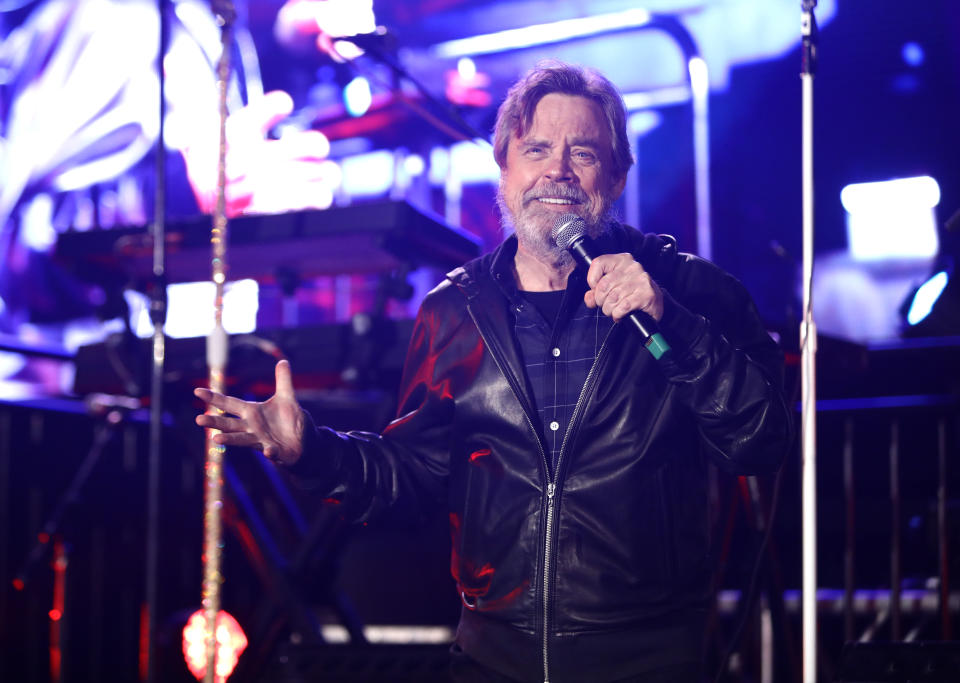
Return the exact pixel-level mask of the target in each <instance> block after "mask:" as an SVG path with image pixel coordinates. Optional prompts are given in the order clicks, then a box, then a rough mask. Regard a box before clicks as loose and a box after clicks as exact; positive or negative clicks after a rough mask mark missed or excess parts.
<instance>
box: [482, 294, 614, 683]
mask: <svg viewBox="0 0 960 683" xmlns="http://www.w3.org/2000/svg"><path fill="white" fill-rule="evenodd" d="M467 311H468V312H469V313H470V317H471V319H473V324H474V325H475V326H476V328H477V332H478V333H479V334H480V338H481V339H483V342H484V344H486V345H487V348H488V349H490V356H491V357H492V358H493V362H494V363H496V364H497V367H498V368H500V373H501V374H502V375H503V376H504V378H506V380H507V383H508V384H509V385H510V388H511V389H513V393H514V394H516V396H517V398H518V399H519V400H520V405H521V406H522V407H523V417H524V419H525V420H526V421H527V425H528V426H529V427H530V429H531V430H532V432H533V433H534V434H537V429H536V427H535V426H534V424H533V420H532V419H531V418H530V411H529V410H528V407H527V405H526V401H525V400H524V398H523V392H522V390H521V387H520V386H519V385H518V384H517V381H516V379H515V378H514V376H513V375H512V374H510V373H509V372H507V370H506V366H505V363H504V362H503V361H502V360H501V358H500V355H501V354H500V349H499V347H498V346H497V345H495V344H491V343H490V339H489V338H488V337H487V335H486V334H484V332H483V328H482V327H481V325H480V324H479V322H478V321H477V318H476V316H475V315H474V314H473V310H471V308H470V306H467ZM615 329H616V326H613V327H611V328H610V329H609V330H608V331H607V335H606V336H605V337H604V338H603V343H602V344H601V345H600V350H599V351H598V352H597V357H596V359H594V361H593V365H592V366H591V367H590V371H589V372H588V373H587V379H586V380H585V381H584V383H583V389H582V390H581V391H580V396H579V397H578V398H577V404H576V405H575V406H574V408H573V413H571V417H570V423H569V424H568V425H567V431H566V432H565V433H564V435H563V442H562V443H561V444H560V454H559V455H558V456H557V469H556V473H558V472H560V465H561V463H562V462H563V455H564V452H565V451H566V448H567V442H568V440H569V439H570V435H571V434H572V433H573V426H574V424H576V423H577V422H578V421H579V419H580V415H581V413H582V412H583V401H584V397H585V396H587V395H588V394H589V393H590V392H592V391H593V384H594V381H595V379H596V375H597V372H596V369H597V366H598V365H599V361H600V358H601V357H602V356H603V352H604V351H605V350H606V348H607V342H608V341H609V340H610V335H611V334H612V332H613V331H614V330H615ZM536 442H537V450H538V451H539V453H540V460H541V461H542V462H543V471H544V472H545V473H546V477H547V518H546V531H545V533H544V541H543V545H544V549H543V604H542V607H543V639H542V646H543V683H550V591H551V588H552V585H551V583H550V571H551V566H552V562H551V560H552V558H553V518H554V515H555V507H554V506H555V503H556V500H555V496H556V493H557V486H556V483H555V482H554V477H555V474H556V473H554V472H551V470H550V463H549V462H548V461H547V454H546V452H545V451H544V449H543V444H542V443H541V442H540V439H539V437H538V438H537V439H536Z"/></svg>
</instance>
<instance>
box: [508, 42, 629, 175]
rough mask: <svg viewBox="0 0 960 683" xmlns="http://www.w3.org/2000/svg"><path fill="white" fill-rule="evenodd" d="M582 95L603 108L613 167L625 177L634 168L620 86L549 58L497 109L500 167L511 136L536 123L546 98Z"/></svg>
mask: <svg viewBox="0 0 960 683" xmlns="http://www.w3.org/2000/svg"><path fill="white" fill-rule="evenodd" d="M550 93H561V94H563V95H578V96H580V97H586V98H587V99H590V100H593V101H594V102H596V103H597V104H599V105H600V108H601V110H603V114H604V116H605V117H606V119H607V124H608V125H609V126H610V139H611V141H612V144H613V149H612V153H613V167H614V171H615V172H616V174H617V177H620V178H622V177H623V176H625V175H626V173H627V171H629V170H630V166H632V165H633V155H632V154H631V153H630V140H629V138H628V137H627V108H626V106H625V105H624V103H623V97H622V96H621V95H620V91H619V90H617V87H616V86H615V85H614V84H613V83H611V82H610V81H609V80H607V79H606V78H605V77H604V76H603V75H602V74H600V72H598V71H595V70H594V69H589V68H585V67H581V66H576V65H573V64H566V63H564V62H561V61H558V60H555V59H549V60H545V61H542V62H538V63H537V65H536V66H534V67H533V68H532V69H531V70H530V71H528V72H527V73H526V74H525V75H524V76H523V77H522V78H521V79H520V80H519V81H517V82H516V83H514V84H513V86H512V87H511V88H510V90H509V91H508V92H507V97H506V99H505V100H504V101H503V104H501V105H500V108H499V109H498V110H497V121H496V124H494V129H493V156H494V158H495V159H496V160H497V164H498V165H499V166H500V168H505V167H506V165H507V146H508V145H509V143H510V136H511V135H512V134H513V135H517V136H518V137H519V136H522V135H523V134H524V133H525V132H526V131H527V130H528V129H529V127H530V125H531V124H532V123H533V114H534V112H535V111H536V109H537V104H538V103H539V102H540V100H541V98H543V96H544V95H549V94H550Z"/></svg>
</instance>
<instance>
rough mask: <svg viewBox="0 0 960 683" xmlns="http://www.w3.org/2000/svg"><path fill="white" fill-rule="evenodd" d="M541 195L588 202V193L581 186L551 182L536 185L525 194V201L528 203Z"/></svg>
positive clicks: (582, 202)
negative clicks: (540, 185)
mask: <svg viewBox="0 0 960 683" xmlns="http://www.w3.org/2000/svg"><path fill="white" fill-rule="evenodd" d="M541 197H556V198H557V199H569V200H570V201H574V202H579V203H581V204H584V203H586V201H587V193H586V192H584V191H583V190H582V189H580V188H579V187H574V186H571V185H560V184H555V183H551V184H549V185H544V186H542V187H535V188H533V189H532V190H528V191H526V192H524V194H523V203H524V204H528V203H530V202H532V201H533V200H535V199H540V198H541Z"/></svg>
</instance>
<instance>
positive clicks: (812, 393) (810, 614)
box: [800, 0, 817, 683]
mask: <svg viewBox="0 0 960 683" xmlns="http://www.w3.org/2000/svg"><path fill="white" fill-rule="evenodd" d="M816 6H817V0H801V3H800V9H801V15H800V30H801V38H802V40H801V55H802V56H801V69H800V82H801V84H802V108H803V117H802V118H803V121H802V138H803V139H802V173H803V192H802V195H803V319H802V322H801V324H800V354H801V359H800V364H801V366H800V367H801V378H800V379H801V389H800V402H801V406H800V421H801V431H800V439H801V450H802V460H801V463H802V464H801V485H802V509H803V531H802V535H803V582H802V583H803V638H802V640H803V681H804V683H816V680H817V446H816V440H817V427H816V418H817V407H816V400H817V399H816V383H815V380H816V352H817V327H816V324H815V323H814V319H813V300H812V294H813V260H814V252H813V225H814V223H813V76H814V72H815V71H816V66H817V19H816V17H815V16H814V13H813V10H814V8H815V7H816Z"/></svg>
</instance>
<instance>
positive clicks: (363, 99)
mask: <svg viewBox="0 0 960 683" xmlns="http://www.w3.org/2000/svg"><path fill="white" fill-rule="evenodd" d="M343 103H344V105H345V106H346V108H347V113H349V114H350V116H363V115H364V114H366V113H367V110H368V109H370V105H371V104H372V103H373V93H371V92H370V81H368V80H367V79H366V78H364V77H363V76H357V77H356V78H354V79H353V80H352V81H350V82H349V83H347V85H346V86H345V87H344V88H343Z"/></svg>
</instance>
